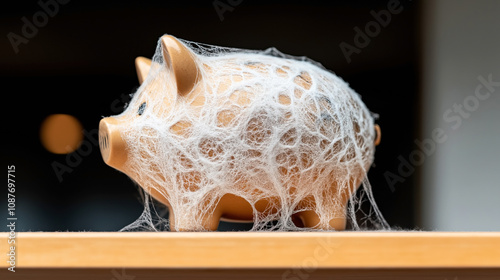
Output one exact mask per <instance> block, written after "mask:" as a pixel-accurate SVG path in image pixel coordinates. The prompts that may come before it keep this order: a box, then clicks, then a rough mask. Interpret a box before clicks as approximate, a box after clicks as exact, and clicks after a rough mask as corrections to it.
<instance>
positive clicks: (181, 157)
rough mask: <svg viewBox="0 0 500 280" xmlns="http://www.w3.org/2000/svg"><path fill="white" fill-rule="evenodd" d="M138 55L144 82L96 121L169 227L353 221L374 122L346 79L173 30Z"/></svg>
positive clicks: (120, 166)
mask: <svg viewBox="0 0 500 280" xmlns="http://www.w3.org/2000/svg"><path fill="white" fill-rule="evenodd" d="M135 63H136V69H137V74H138V78H139V82H140V83H141V86H140V87H139V88H138V90H137V92H136V93H135V94H134V95H133V98H132V100H131V102H130V104H129V105H128V107H127V108H126V109H125V110H124V112H123V113H121V114H120V115H117V116H112V117H107V118H104V119H102V120H101V122H100V124H99V142H100V149H101V153H102V157H103V159H104V161H105V163H106V164H108V165H110V166H111V167H113V168H115V169H117V170H119V171H121V172H123V173H125V174H127V175H128V176H129V177H130V178H131V179H132V180H133V181H135V182H136V183H137V184H138V185H140V186H141V187H142V189H143V190H144V191H145V193H146V194H148V195H150V196H151V197H152V198H154V200H156V201H157V202H160V203H162V204H164V205H165V206H167V207H168V210H169V223H170V224H169V226H170V230H172V231H210V230H216V229H217V227H218V224H219V221H220V220H221V219H223V220H226V221H234V222H253V230H262V229H277V230H343V229H345V227H346V221H347V220H350V221H351V224H352V225H353V227H354V228H356V227H357V223H356V221H355V219H356V217H355V216H356V209H358V208H360V207H358V208H357V207H356V205H357V202H358V200H359V197H358V196H357V195H356V192H357V191H359V190H358V189H359V188H360V186H363V190H364V193H365V194H368V195H367V196H366V195H363V196H364V197H368V198H370V199H372V195H371V190H370V186H369V182H368V180H367V179H366V178H367V177H366V174H367V171H368V169H369V168H370V166H371V164H372V162H373V159H374V151H375V146H376V145H377V144H378V143H379V141H380V129H379V128H378V126H377V125H375V124H374V118H373V115H372V114H371V113H370V111H369V110H368V109H367V108H366V106H365V105H364V104H363V102H362V101H361V99H360V96H359V95H358V94H357V93H355V92H354V91H353V90H352V89H351V88H350V87H349V86H348V85H347V84H346V83H345V82H344V81H343V80H342V79H341V78H339V77H337V76H336V75H335V74H333V73H332V72H329V71H328V70H326V69H324V68H323V67H322V66H321V65H320V64H318V63H315V62H313V61H311V60H308V59H307V58H305V57H292V56H287V55H284V54H282V53H279V52H278V51H277V50H276V49H268V50H266V51H250V50H241V49H230V48H222V47H215V46H208V45H203V44H198V43H193V42H188V41H183V40H179V39H176V38H175V37H173V36H170V35H165V36H163V37H161V38H160V40H159V42H158V46H157V49H156V53H155V55H154V56H153V59H152V60H149V59H147V58H143V57H139V58H137V59H136V61H135ZM372 207H375V208H374V209H375V210H376V211H375V213H378V214H379V212H378V210H377V208H376V205H374V204H373V205H372ZM148 214H150V213H148ZM378 214H377V215H378ZM148 217H149V219H150V218H151V217H150V215H142V218H143V219H148ZM378 217H379V218H381V215H378ZM381 219H382V218H381Z"/></svg>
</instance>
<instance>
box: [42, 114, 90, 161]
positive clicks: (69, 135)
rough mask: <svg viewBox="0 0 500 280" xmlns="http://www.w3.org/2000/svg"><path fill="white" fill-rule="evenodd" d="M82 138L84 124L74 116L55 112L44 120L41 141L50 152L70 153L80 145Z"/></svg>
mask: <svg viewBox="0 0 500 280" xmlns="http://www.w3.org/2000/svg"><path fill="white" fill-rule="evenodd" d="M82 140H83V128H82V125H81V124H80V122H79V121H78V120H77V119H76V118H75V117H73V116H70V115H65V114H54V115H50V116H48V117H47V118H46V119H45V120H44V121H43V122H42V126H41V128H40V141H41V142H42V145H43V146H44V147H45V149H47V150H48V151H49V152H52V153H54V154H69V153H71V152H74V151H75V150H76V149H78V147H80V144H81V143H82Z"/></svg>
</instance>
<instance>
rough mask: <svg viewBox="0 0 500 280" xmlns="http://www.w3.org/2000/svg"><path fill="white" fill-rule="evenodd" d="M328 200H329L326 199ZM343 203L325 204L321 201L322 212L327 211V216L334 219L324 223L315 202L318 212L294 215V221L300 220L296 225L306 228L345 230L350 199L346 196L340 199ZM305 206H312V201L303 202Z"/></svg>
mask: <svg viewBox="0 0 500 280" xmlns="http://www.w3.org/2000/svg"><path fill="white" fill-rule="evenodd" d="M325 199H327V198H325ZM340 200H341V201H339V202H337V203H331V201H329V202H330V203H328V204H325V203H324V202H323V201H319V203H320V205H321V206H322V207H321V209H324V210H322V211H326V212H327V213H325V214H326V215H329V216H330V217H332V216H333V218H330V219H328V218H327V219H328V220H327V221H324V219H323V221H322V219H321V213H318V210H317V209H318V202H313V205H314V207H313V208H314V209H316V210H305V211H301V212H298V213H296V214H294V217H293V218H294V219H295V220H299V221H298V222H296V223H295V224H296V225H297V226H303V227H305V228H313V229H322V230H344V229H345V226H346V208H347V202H348V198H347V196H344V197H342V198H341V199H340ZM303 203H304V204H305V205H311V199H307V200H305V201H303Z"/></svg>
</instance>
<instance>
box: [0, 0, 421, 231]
mask: <svg viewBox="0 0 500 280" xmlns="http://www.w3.org/2000/svg"><path fill="white" fill-rule="evenodd" d="M232 2H233V3H234V2H237V1H232ZM324 2H326V1H272V2H271V1H249V0H243V1H241V3H240V4H239V5H236V6H234V7H233V9H232V11H229V10H228V11H225V12H224V13H223V14H222V16H223V20H222V21H221V18H220V17H219V14H218V13H217V10H216V9H215V8H214V5H213V4H214V1H154V2H153V1H137V2H127V3H125V2H122V1H106V2H101V1H70V2H69V3H67V4H64V5H59V11H58V13H57V14H56V15H55V16H54V17H50V18H49V20H48V23H47V24H46V25H45V26H42V27H40V28H38V31H37V33H36V35H35V36H33V38H30V39H29V42H28V43H27V44H21V45H20V46H19V52H18V53H17V54H16V53H15V52H14V49H13V47H12V45H11V44H10V42H9V40H8V38H7V34H8V33H9V32H14V33H16V34H19V35H21V34H22V33H21V28H22V26H23V24H24V23H23V22H22V20H21V18H23V17H26V18H28V19H29V20H30V21H31V20H32V17H33V15H34V14H35V13H36V12H38V11H40V10H42V9H41V7H40V6H39V5H38V4H37V1H17V2H14V1H12V2H11V3H8V4H3V7H2V9H1V11H0V17H1V18H0V20H1V25H0V31H1V32H0V35H2V36H3V37H1V39H0V61H1V63H0V73H1V82H2V83H1V84H2V94H3V96H4V99H3V100H4V101H3V102H2V104H3V106H2V107H3V108H4V110H3V112H4V114H3V121H2V124H3V133H2V145H1V146H0V149H1V162H2V166H4V168H5V166H6V165H11V164H14V165H15V166H16V176H17V181H16V186H17V192H16V197H17V205H16V210H17V213H16V214H17V217H18V228H17V229H16V231H83V230H85V231H117V230H120V229H121V228H123V227H124V226H126V225H128V224H130V223H131V222H133V221H135V219H136V218H138V217H139V215H140V214H141V212H142V210H143V206H142V203H141V197H140V194H139V191H138V186H136V185H134V183H133V182H132V181H131V180H130V179H128V177H127V176H126V175H124V174H122V173H120V172H118V171H115V170H114V169H112V168H111V167H108V166H107V165H105V164H104V162H103V161H102V159H101V155H100V152H99V147H98V146H97V145H94V146H93V148H92V151H91V153H90V154H89V155H88V156H84V157H82V159H81V162H80V163H79V164H78V165H77V166H76V167H74V168H72V172H71V173H65V174H64V175H63V180H62V181H59V180H58V178H57V176H56V174H55V172H54V170H53V167H52V163H53V162H54V161H57V162H60V163H62V164H66V160H67V159H66V157H67V156H66V155H55V154H51V153H50V152H48V151H47V150H45V149H44V148H43V146H42V145H41V143H40V138H39V130H40V124H41V123H42V121H43V120H44V118H45V117H47V116H49V115H50V114H56V113H64V114H70V115H73V116H75V117H76V118H78V119H79V120H80V122H81V123H82V125H83V127H84V129H85V130H86V131H89V132H92V131H96V129H97V127H98V123H99V120H100V119H101V118H102V117H103V116H109V115H115V114H117V113H120V112H121V111H120V110H121V109H122V108H123V106H124V102H123V100H122V97H125V99H127V98H126V97H127V96H128V95H129V94H130V93H133V92H134V91H135V89H136V88H137V87H138V85H139V84H138V81H137V77H136V72H135V68H134V59H135V57H137V56H147V57H151V56H152V55H153V53H154V51H155V47H156V43H157V40H158V38H159V37H160V36H161V35H163V34H165V33H168V34H172V35H174V36H176V37H178V38H182V39H187V40H191V41H196V42H202V43H206V44H212V45H220V46H227V47H238V48H246V49H265V48H268V47H276V48H277V49H278V50H280V51H282V52H284V53H286V54H291V55H304V56H307V57H309V58H311V59H313V60H316V61H318V62H320V63H322V64H323V65H324V66H325V67H326V68H328V69H330V70H332V71H334V72H335V73H336V74H337V75H339V76H340V77H342V78H343V79H344V80H346V81H347V82H348V83H349V84H350V85H351V87H352V88H353V89H354V90H356V91H357V92H358V93H359V94H360V95H361V96H362V98H363V101H364V102H365V104H366V105H367V106H368V108H369V109H370V110H371V111H372V112H375V113H377V114H379V115H380V119H379V120H378V121H377V122H378V124H380V126H381V128H382V134H383V137H382V143H381V145H380V146H378V147H377V151H376V156H375V166H374V167H373V168H372V169H371V170H370V172H369V179H370V182H371V184H372V186H373V192H374V195H375V199H376V201H377V203H378V206H379V207H380V209H381V211H382V213H383V214H384V216H385V218H386V219H387V221H388V222H389V224H390V225H391V226H393V227H396V228H403V229H413V228H416V227H417V228H418V227H419V224H418V220H419V216H418V209H416V207H417V205H418V203H417V199H418V197H419V188H418V184H417V183H418V182H417V177H418V176H417V175H418V174H413V175H412V176H410V177H408V178H406V180H405V181H404V182H402V183H399V184H397V185H396V186H395V188H391V187H390V186H389V184H388V182H387V181H386V179H385V178H384V172H386V171H390V172H393V173H396V170H397V165H398V164H399V161H398V160H397V157H398V156H399V155H408V154H409V152H410V151H411V150H412V148H413V147H414V146H413V140H414V139H416V137H417V136H418V131H419V129H418V128H419V124H418V123H417V119H418V102H419V98H418V87H419V75H418V59H419V41H418V22H419V17H418V10H419V9H418V8H419V6H418V2H417V1H401V5H402V7H403V11H402V12H401V13H399V14H393V15H392V17H391V21H390V23H389V24H388V25H387V27H382V28H381V30H380V32H379V34H378V35H377V36H374V37H373V38H372V39H371V41H370V43H369V44H368V45H367V46H366V47H364V48H362V49H361V52H360V53H359V54H353V55H352V56H351V59H352V61H351V63H348V62H347V60H346V58H345V57H344V55H343V53H342V51H341V49H340V47H339V44H340V43H341V42H346V43H348V44H351V45H354V42H353V40H354V36H355V31H354V29H353V28H354V27H359V28H361V29H364V27H365V25H366V24H367V23H368V22H370V21H373V20H374V19H373V16H372V15H371V14H370V11H372V10H373V11H375V12H378V11H380V10H382V9H387V3H388V1H330V2H328V4H325V3H324ZM354 2H355V3H354ZM219 3H228V1H225V0H221V1H219ZM4 172H5V173H7V171H6V170H4ZM3 189H5V188H3ZM2 193H3V194H4V195H5V194H6V191H5V190H4V191H2ZM4 195H2V196H4ZM5 196H6V195H5ZM4 201H6V200H4ZM0 205H1V206H2V208H4V207H5V208H7V206H6V203H4V202H3V201H2V202H0ZM4 205H5V206H4ZM0 213H2V215H1V216H2V217H6V209H5V210H4V209H1V210H0ZM231 228H234V227H233V226H231V225H228V224H224V225H223V229H226V230H227V229H231ZM6 230H7V229H6V228H2V229H1V231H6Z"/></svg>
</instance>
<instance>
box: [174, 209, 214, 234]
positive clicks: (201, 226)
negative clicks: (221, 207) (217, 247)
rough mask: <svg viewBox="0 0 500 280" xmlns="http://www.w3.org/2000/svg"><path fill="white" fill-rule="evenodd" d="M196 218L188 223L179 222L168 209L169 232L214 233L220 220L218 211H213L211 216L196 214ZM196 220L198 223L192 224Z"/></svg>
mask: <svg viewBox="0 0 500 280" xmlns="http://www.w3.org/2000/svg"><path fill="white" fill-rule="evenodd" d="M196 214H197V215H195V216H196V217H199V219H197V218H193V219H190V220H189V221H188V222H184V221H182V220H181V221H179V220H177V219H176V218H175V211H173V210H172V208H171V207H169V217H168V220H169V225H170V231H216V230H217V228H218V227H219V221H220V218H221V215H220V211H214V213H212V214H211V215H208V214H206V213H196ZM193 220H197V221H200V222H193Z"/></svg>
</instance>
